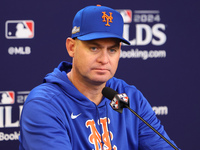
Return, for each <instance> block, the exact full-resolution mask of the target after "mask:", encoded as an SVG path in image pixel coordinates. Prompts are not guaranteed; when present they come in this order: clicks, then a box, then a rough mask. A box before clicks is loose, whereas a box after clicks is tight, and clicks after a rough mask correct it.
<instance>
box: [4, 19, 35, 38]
mask: <svg viewBox="0 0 200 150" xmlns="http://www.w3.org/2000/svg"><path fill="white" fill-rule="evenodd" d="M5 35H6V38H7V39H31V38H33V37H34V22H33V21H32V20H8V21H6V31H5Z"/></svg>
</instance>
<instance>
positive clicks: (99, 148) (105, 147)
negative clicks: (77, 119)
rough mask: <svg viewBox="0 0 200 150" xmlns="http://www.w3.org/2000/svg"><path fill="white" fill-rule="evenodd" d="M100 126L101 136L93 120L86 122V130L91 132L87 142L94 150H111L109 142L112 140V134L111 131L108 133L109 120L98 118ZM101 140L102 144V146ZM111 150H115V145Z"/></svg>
mask: <svg viewBox="0 0 200 150" xmlns="http://www.w3.org/2000/svg"><path fill="white" fill-rule="evenodd" d="M107 121H108V122H107ZM100 124H101V127H102V135H101V134H100V133H99V132H98V130H97V128H96V125H95V122H94V120H93V119H92V120H88V121H86V123H85V125H86V127H87V128H90V131H91V134H90V135H89V137H88V139H89V142H90V143H91V144H93V145H94V147H95V149H94V150H112V147H111V141H110V140H113V134H112V132H111V131H108V124H110V119H109V118H106V117H104V118H100ZM102 140H103V143H104V144H102ZM113 150H117V147H116V146H115V145H114V146H113Z"/></svg>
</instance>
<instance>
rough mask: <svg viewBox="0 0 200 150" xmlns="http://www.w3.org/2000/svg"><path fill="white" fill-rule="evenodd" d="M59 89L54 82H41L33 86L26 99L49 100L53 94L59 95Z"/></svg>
mask: <svg viewBox="0 0 200 150" xmlns="http://www.w3.org/2000/svg"><path fill="white" fill-rule="evenodd" d="M60 93H61V89H60V87H59V86H57V85H56V84H52V83H43V84H40V85H38V86H36V87H35V88H33V89H32V90H31V91H30V93H29V95H28V97H27V100H26V103H28V102H29V101H31V100H50V99H52V97H54V96H55V95H57V96H58V95H60Z"/></svg>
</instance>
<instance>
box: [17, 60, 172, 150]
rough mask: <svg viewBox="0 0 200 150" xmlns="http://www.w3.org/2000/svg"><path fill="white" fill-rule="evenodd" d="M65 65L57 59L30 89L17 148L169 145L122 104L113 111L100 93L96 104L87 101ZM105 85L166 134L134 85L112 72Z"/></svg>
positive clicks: (165, 149)
mask: <svg viewBox="0 0 200 150" xmlns="http://www.w3.org/2000/svg"><path fill="white" fill-rule="evenodd" d="M71 67H72V65H71V63H68V62H61V64H60V65H59V66H58V68H55V69H54V71H53V72H52V73H50V74H48V75H47V76H46V77H45V78H44V83H42V84H41V85H39V86H37V87H36V88H34V89H33V90H32V91H31V92H30V94H29V96H28V98H27V100H26V102H25V104H24V107H23V111H22V116H21V121H20V134H21V135H20V138H19V140H20V146H19V149H20V150H24V149H25V150H139V149H140V150H173V149H174V148H172V147H171V146H170V145H169V144H168V143H166V142H165V141H164V140H163V139H162V138H160V136H158V135H157V134H156V133H155V132H154V131H152V130H151V129H150V128H149V127H148V126H147V125H145V124H144V123H143V122H142V121H141V120H140V119H138V118H137V117H136V116H135V115H134V114H132V113H131V112H130V111H129V110H128V109H127V108H124V109H123V112H122V113H119V112H117V111H114V110H113V109H112V108H111V106H110V100H108V99H107V98H105V97H103V99H102V101H101V103H100V104H99V105H96V104H95V103H93V102H92V101H90V100H89V99H88V98H87V97H85V96H84V95H83V94H82V93H80V92H79V91H78V90H77V89H76V87H75V86H74V85H73V84H72V83H71V82H70V81H69V79H68V77H67V75H66V74H67V72H69V71H70V70H71ZM106 86H108V87H110V88H112V89H114V90H116V91H117V92H118V93H126V94H127V95H128V97H129V99H130V108H131V109H133V110H134V111H135V112H136V113H137V114H139V115H140V116H141V117H143V119H144V120H146V121H147V122H148V123H149V124H151V125H152V126H153V127H154V128H155V129H156V130H158V131H159V132H160V133H161V134H162V135H163V136H165V137H166V138H167V139H168V140H170V139H169V137H168V135H167V134H166V132H165V131H164V128H163V126H162V125H161V124H160V121H159V120H158V119H157V117H156V115H155V113H154V111H153V110H152V108H151V106H150V104H149V103H148V101H147V100H146V99H145V97H144V96H143V95H142V93H141V92H140V91H139V90H137V89H136V87H135V86H130V85H128V84H127V83H125V82H124V81H123V80H120V79H117V78H115V77H113V78H111V79H110V80H109V81H108V82H107V84H106ZM170 141H171V140H170ZM171 142H172V143H173V144H174V142H173V141H171Z"/></svg>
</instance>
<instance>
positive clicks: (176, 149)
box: [124, 105, 178, 150]
mask: <svg viewBox="0 0 200 150" xmlns="http://www.w3.org/2000/svg"><path fill="white" fill-rule="evenodd" d="M124 106H125V107H126V108H128V109H129V110H130V111H131V112H132V113H133V114H134V115H136V116H137V117H138V118H139V119H140V120H142V121H143V122H144V123H145V124H146V125H147V126H148V127H149V128H151V129H152V130H153V131H154V132H155V133H156V134H158V135H159V136H160V137H161V138H162V139H163V140H165V141H166V142H167V143H168V144H169V145H170V146H172V147H173V148H174V149H175V150H178V148H177V147H175V146H174V145H173V144H172V143H171V142H170V141H169V140H167V139H166V138H165V137H164V136H163V135H162V134H160V133H159V132H158V131H157V130H156V129H155V128H154V127H152V126H151V125H150V124H149V123H148V122H146V121H145V120H144V119H143V118H142V117H140V116H139V115H138V114H137V113H136V112H135V111H134V110H132V109H131V108H130V107H129V106H128V105H124Z"/></svg>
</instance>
